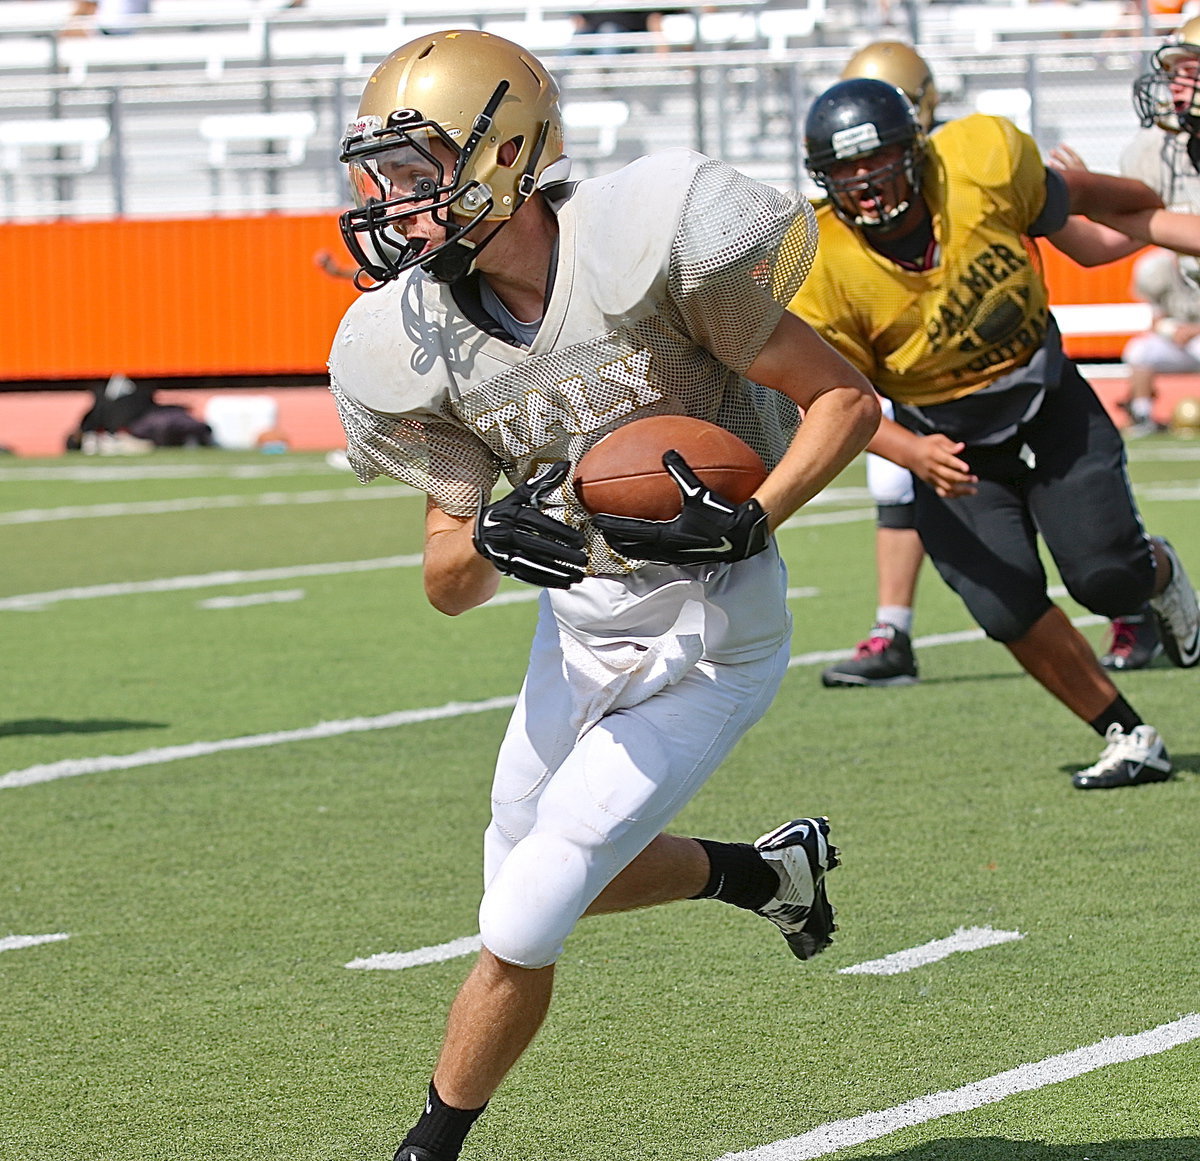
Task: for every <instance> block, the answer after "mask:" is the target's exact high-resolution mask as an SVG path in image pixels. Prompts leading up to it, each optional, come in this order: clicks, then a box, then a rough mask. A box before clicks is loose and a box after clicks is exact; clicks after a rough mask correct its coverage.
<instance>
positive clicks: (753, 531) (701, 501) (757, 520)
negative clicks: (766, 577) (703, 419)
mask: <svg viewBox="0 0 1200 1161" xmlns="http://www.w3.org/2000/svg"><path fill="white" fill-rule="evenodd" d="M662 462H663V467H664V468H666V469H667V472H668V473H669V474H670V476H671V478H672V479H673V480H674V481H675V483H676V484H678V485H679V491H680V493H682V495H683V511H682V512H680V514H679V515H678V516H676V517H675V519H674V520H635V519H633V518H631V517H628V516H609V515H607V514H601V515H597V516H593V517H592V523H593V524H595V526H596V527H597V528H599V529H600V532H601V533H602V534H603V536H604V539H605V540H607V541H608V543H609V546H610V547H611V548H612V549H613V551H614V552H618V553H620V554H621V555H622V556H625V557H629V558H630V559H632V560H648V561H652V562H653V563H655V564H714V563H719V562H722V561H732V560H745V558H746V557H748V556H754V555H755V553H758V552H762V550H763V549H764V548H766V547H767V545H768V544H769V543H770V542H771V533H770V532H769V531H768V529H767V514H766V513H765V512H764V511H763V509H762V505H761V504H759V502H758V501H757V500H747V501H746V502H745V503H744V504H734V503H732V502H731V501H729V500H726V499H725V497H724V496H722V495H721V494H720V493H719V492H714V491H713V490H712V489H711V488H709V487H707V486H706V485H705V484H704V482H703V481H702V480H701V479H700V477H699V476H697V475H696V473H695V472H693V471H692V469H691V468H689V467H688V465H687V461H686V460H685V459H684V458H683V456H681V455H680V454H679V453H678V452H677V451H669V452H665V453H664V454H663V458H662Z"/></svg>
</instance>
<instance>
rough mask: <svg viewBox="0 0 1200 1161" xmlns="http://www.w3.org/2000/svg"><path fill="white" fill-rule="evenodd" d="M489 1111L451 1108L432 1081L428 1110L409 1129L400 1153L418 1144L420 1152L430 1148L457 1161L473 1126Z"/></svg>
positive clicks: (482, 1108)
mask: <svg viewBox="0 0 1200 1161" xmlns="http://www.w3.org/2000/svg"><path fill="white" fill-rule="evenodd" d="M486 1108H487V1105H486V1104H483V1105H481V1106H480V1107H479V1108H477V1109H455V1108H451V1107H450V1105H448V1104H446V1102H445V1101H444V1100H442V1098H441V1097H440V1096H438V1091H437V1089H436V1088H434V1087H433V1081H430V1082H429V1099H428V1100H427V1101H426V1102H425V1111H424V1112H423V1113H422V1114H421V1119H420V1120H419V1121H418V1122H417V1123H416V1124H415V1125H413V1127H412V1128H411V1129H409V1131H408V1136H407V1137H405V1138H404V1141H403V1143H402V1144H401V1146H400V1149H399V1150H397V1152H402V1151H403V1149H404V1146H405V1145H416V1146H418V1147H419V1148H421V1149H428V1150H429V1151H430V1152H431V1153H434V1154H436V1156H437V1157H438V1158H439V1159H442V1158H444V1159H445V1161H457V1159H458V1155H459V1153H461V1152H462V1147H463V1142H464V1141H465V1140H466V1139H467V1134H468V1133H469V1132H470V1131H471V1126H472V1125H473V1124H474V1123H475V1122H476V1120H478V1119H479V1114H480V1113H482V1112H483V1110H484V1109H486Z"/></svg>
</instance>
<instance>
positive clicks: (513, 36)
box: [483, 17, 575, 52]
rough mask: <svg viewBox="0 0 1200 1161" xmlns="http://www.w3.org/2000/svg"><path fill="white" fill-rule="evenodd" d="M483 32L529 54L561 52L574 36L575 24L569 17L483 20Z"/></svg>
mask: <svg viewBox="0 0 1200 1161" xmlns="http://www.w3.org/2000/svg"><path fill="white" fill-rule="evenodd" d="M483 30H484V32H490V33H492V35H493V36H502V37H504V39H505V40H511V41H512V42H513V44H519V45H521V47H522V48H527V49H529V51H530V52H562V51H564V50H566V49H567V48H568V47H569V46H570V45H571V41H572V38H573V37H574V35H575V22H574V21H573V20H571V19H570V18H569V17H565V18H561V19H560V18H557V17H556V18H548V19H544V20H485V21H484V22H483Z"/></svg>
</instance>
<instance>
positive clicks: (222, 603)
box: [196, 589, 305, 609]
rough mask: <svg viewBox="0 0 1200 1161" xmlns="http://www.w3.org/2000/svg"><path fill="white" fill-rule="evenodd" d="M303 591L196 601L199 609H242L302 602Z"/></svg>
mask: <svg viewBox="0 0 1200 1161" xmlns="http://www.w3.org/2000/svg"><path fill="white" fill-rule="evenodd" d="M304 595H305V594H304V590H303V589H276V590H275V592H273V593H249V594H247V595H246V596H242V597H209V598H208V599H207V600H203V601H197V602H196V606H197V608H201V609H244V608H247V607H248V606H250V605H281V604H287V603H288V602H290V601H302V600H304Z"/></svg>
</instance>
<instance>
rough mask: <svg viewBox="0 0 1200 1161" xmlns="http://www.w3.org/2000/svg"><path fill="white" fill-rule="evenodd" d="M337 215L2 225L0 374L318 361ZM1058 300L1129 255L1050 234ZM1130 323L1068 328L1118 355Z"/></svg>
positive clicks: (345, 298) (1126, 297) (249, 372)
mask: <svg viewBox="0 0 1200 1161" xmlns="http://www.w3.org/2000/svg"><path fill="white" fill-rule="evenodd" d="M320 250H328V251H329V252H330V253H331V254H332V255H333V256H334V258H335V260H336V261H337V263H338V264H339V265H342V266H346V265H349V257H348V255H346V254H345V250H344V247H343V246H342V242H341V237H340V235H339V233H338V228H337V220H336V217H335V216H334V215H333V214H321V215H286V214H272V215H264V216H259V217H249V218H198V219H186V220H171V221H146V220H114V221H102V222H70V221H63V222H54V223H38V224H30V225H13V224H5V225H0V254H3V262H4V272H5V278H4V282H3V291H2V292H0V382H5V381H9V382H11V381H24V380H34V381H45V382H53V381H54V380H70V379H103V378H107V377H108V376H109V375H110V374H112V373H113V372H115V371H121V372H124V373H125V374H127V375H130V376H131V377H133V378H135V379H136V378H138V377H139V376H145V377H160V376H163V377H174V376H180V377H185V378H186V377H216V376H229V377H240V376H254V375H288V374H302V375H313V374H320V373H322V372H323V371H324V369H325V360H326V357H327V355H328V353H329V345H330V341H331V340H332V338H333V334H334V331H335V330H336V328H337V324H338V320H339V319H340V318H341V316H342V313H343V312H344V311H345V309H346V307H347V306H348V305H349V304H350V302H351V301H352V300H353V299H354V297H355V295H356V294H357V291H355V290H354V288H353V286H352V285H351V284H350V283H349V282H348V281H346V280H343V279H337V278H332V277H330V276H329V275H328V274H325V273H323V272H322V271H320V270H319V269H317V267H316V266H315V265H314V262H313V258H314V255H315V254H316V253H317V252H318V251H320ZM1041 250H1042V255H1043V262H1044V265H1045V270H1046V278H1047V281H1048V282H1049V284H1050V290H1051V301H1052V302H1055V303H1110V302H1129V301H1130V294H1129V281H1130V266H1131V265H1132V259H1126V260H1124V261H1122V262H1117V263H1113V264H1112V265H1110V266H1102V267H1098V268H1095V269H1090V270H1085V269H1083V268H1082V267H1079V266H1076V265H1075V264H1074V263H1073V262H1071V261H1070V260H1069V259H1067V258H1064V257H1063V256H1062V255H1061V254H1059V253H1058V251H1056V250H1054V249H1053V248H1052V247H1050V246H1049V245H1045V244H1043V245H1042V246H1041ZM1127 337H1128V336H1127V335H1086V336H1074V337H1070V336H1069V337H1068V340H1067V349H1068V351H1070V353H1071V354H1073V355H1076V356H1083V357H1087V356H1091V357H1106V358H1111V357H1115V356H1116V355H1118V354H1119V353H1120V350H1121V347H1122V345H1123V343H1124V341H1125V339H1126V338H1127Z"/></svg>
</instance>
